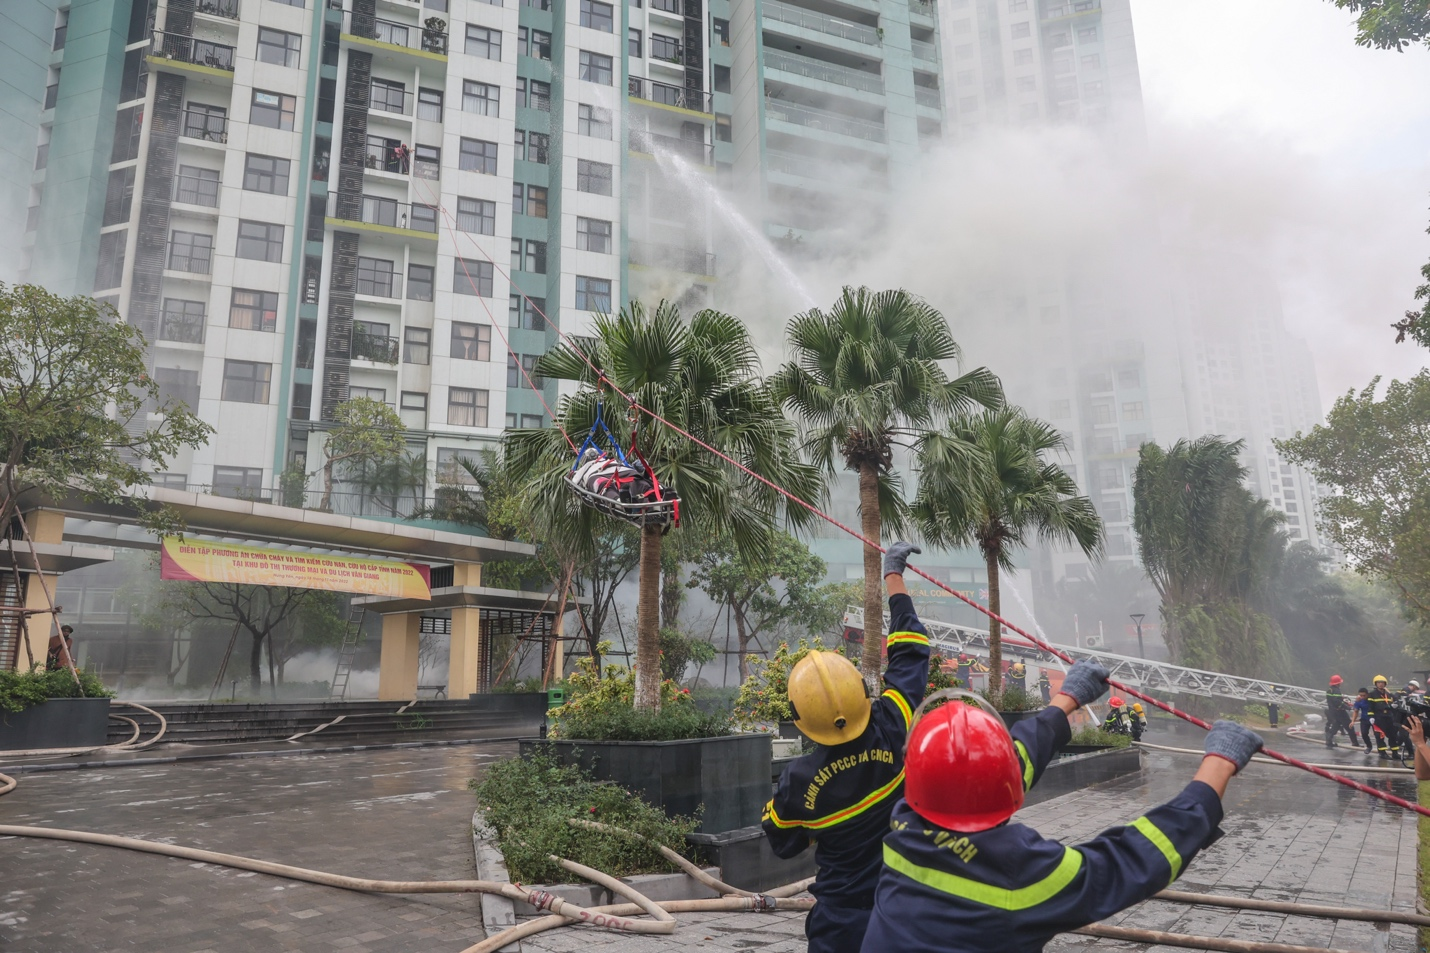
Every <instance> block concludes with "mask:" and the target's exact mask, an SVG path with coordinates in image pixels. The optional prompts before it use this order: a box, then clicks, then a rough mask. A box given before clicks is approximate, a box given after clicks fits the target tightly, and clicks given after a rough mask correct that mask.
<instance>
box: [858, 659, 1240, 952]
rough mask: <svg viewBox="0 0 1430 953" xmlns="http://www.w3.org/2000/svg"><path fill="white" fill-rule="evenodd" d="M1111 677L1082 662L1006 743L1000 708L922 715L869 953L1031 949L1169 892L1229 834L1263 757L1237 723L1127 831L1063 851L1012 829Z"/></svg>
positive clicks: (887, 848) (912, 740)
mask: <svg viewBox="0 0 1430 953" xmlns="http://www.w3.org/2000/svg"><path fill="white" fill-rule="evenodd" d="M1079 664H1080V665H1081V664H1084V663H1079ZM1087 664H1091V663H1087ZM1075 676H1077V677H1075ZM1084 676H1085V677H1084ZM1106 676H1107V673H1106V670H1103V669H1100V668H1098V667H1096V666H1093V668H1092V669H1091V670H1084V671H1083V672H1079V671H1078V667H1077V666H1075V667H1074V668H1073V669H1072V670H1071V671H1070V672H1069V673H1068V678H1067V680H1066V681H1064V683H1063V691H1062V692H1061V693H1059V694H1058V695H1056V696H1055V697H1054V698H1053V704H1052V705H1050V706H1049V707H1048V708H1045V709H1044V710H1043V711H1041V712H1039V713H1038V715H1037V717H1035V718H1032V719H1026V720H1024V721H1020V722H1018V723H1017V724H1016V725H1014V726H1013V730H1012V732H1011V733H1010V732H1009V730H1008V729H1007V728H1006V727H1004V725H1003V721H1002V719H1001V718H1000V717H999V716H998V714H997V712H996V711H994V710H992V708H991V707H987V708H986V710H985V707H986V706H985V707H976V706H975V705H971V704H964V703H963V702H962V701H960V700H954V701H952V702H950V703H948V704H945V705H944V706H943V707H942V708H938V709H936V710H934V711H932V712H930V713H929V714H927V715H925V716H923V717H921V718H916V720H915V723H914V726H913V728H912V729H911V730H910V732H909V744H908V751H907V754H906V755H905V759H904V770H905V782H904V799H903V800H901V801H900V802H899V803H898V805H897V806H896V807H895V808H894V815H893V819H892V821H891V824H890V826H891V828H892V830H891V832H890V833H889V835H888V836H887V837H886V838H885V839H884V872H883V875H882V876H881V877H880V878H879V889H878V891H877V893H876V895H875V900H874V911H873V915H872V916H871V917H870V919H869V929H868V932H867V933H866V934H865V937H864V946H863V951H864V953H885V951H890V950H897V951H899V953H936V951H937V953H945V951H948V950H958V951H959V953H985V951H986V953H1036V951H1040V950H1042V949H1043V946H1044V945H1045V944H1046V943H1047V942H1048V941H1049V940H1050V939H1052V938H1053V937H1054V936H1055V935H1057V934H1058V933H1062V932H1065V931H1068V930H1074V929H1077V928H1078V927H1082V926H1086V925H1087V924H1089V923H1095V922H1096V921H1098V920H1101V919H1104V918H1106V917H1109V916H1111V915H1112V914H1114V913H1116V912H1118V911H1119V910H1123V909H1125V908H1127V907H1129V906H1131V905H1132V904H1134V903H1138V902H1140V901H1142V900H1145V899H1147V898H1148V897H1150V896H1152V895H1153V894H1155V893H1157V892H1158V891H1159V890H1162V889H1164V888H1165V887H1166V886H1167V885H1168V884H1170V883H1171V882H1172V881H1174V880H1176V879H1177V876H1178V874H1180V873H1181V871H1182V869H1183V868H1184V867H1185V866H1186V864H1187V863H1188V862H1189V861H1190V860H1191V859H1192V858H1193V857H1194V856H1195V855H1196V854H1197V852H1198V851H1200V850H1201V849H1202V848H1204V847H1206V846H1207V845H1209V844H1211V843H1212V842H1213V841H1214V840H1216V839H1217V837H1219V836H1220V835H1221V831H1220V830H1219V828H1218V827H1217V825H1218V823H1220V821H1221V817H1222V804H1221V796H1222V794H1223V793H1224V792H1225V790H1226V785H1227V782H1228V781H1230V779H1231V777H1232V775H1234V774H1235V773H1236V772H1237V771H1239V770H1240V769H1241V768H1243V767H1245V766H1246V764H1247V762H1248V761H1250V760H1251V756H1252V755H1253V754H1255V753H1256V752H1257V751H1259V750H1260V749H1261V738H1260V736H1259V735H1257V734H1256V733H1255V732H1253V731H1251V730H1250V729H1247V728H1243V727H1242V726H1240V725H1237V724H1234V723H1232V722H1229V721H1219V722H1217V723H1216V725H1214V726H1213V728H1212V730H1211V731H1210V732H1209V733H1208V734H1207V738H1206V744H1205V751H1206V757H1204V758H1203V759H1202V763H1201V767H1200V768H1199V769H1198V770H1197V772H1196V775H1195V777H1194V778H1193V779H1192V782H1191V783H1190V784H1189V785H1187V787H1186V788H1185V789H1183V791H1182V793H1181V794H1179V795H1178V796H1177V797H1175V798H1173V799H1172V800H1171V801H1169V802H1167V803H1166V804H1163V805H1161V806H1160V807H1157V808H1154V809H1153V810H1151V811H1149V812H1148V813H1147V814H1146V815H1145V816H1143V817H1140V818H1138V819H1137V820H1135V821H1133V822H1132V823H1131V824H1129V825H1127V826H1125V827H1114V828H1111V829H1109V830H1107V831H1104V832H1103V833H1102V834H1101V835H1099V836H1098V837H1096V838H1094V839H1093V840H1091V841H1088V842H1087V843H1084V844H1078V845H1076V846H1073V847H1067V846H1064V845H1063V844H1061V843H1059V842H1058V841H1055V840H1050V839H1048V838H1045V837H1043V836H1041V835H1040V834H1038V832H1037V831H1035V830H1033V829H1032V828H1029V827H1025V826H1023V825H1021V824H1016V823H1011V822H1010V818H1012V816H1013V814H1014V813H1015V812H1016V811H1017V810H1018V809H1019V808H1020V807H1021V806H1022V804H1023V795H1024V792H1025V791H1026V790H1027V789H1028V788H1030V787H1031V786H1032V785H1033V783H1034V782H1036V781H1037V779H1038V776H1039V775H1040V774H1041V773H1042V771H1043V769H1044V768H1045V767H1046V766H1047V765H1048V763H1049V762H1050V761H1051V760H1052V758H1053V756H1054V755H1055V754H1056V753H1057V751H1058V750H1059V749H1060V748H1062V747H1063V746H1064V745H1065V744H1066V743H1067V741H1068V739H1069V737H1070V734H1071V732H1070V729H1069V727H1068V723H1067V715H1068V713H1070V712H1072V711H1073V710H1075V709H1076V708H1078V707H1080V706H1081V705H1084V704H1087V703H1088V702H1091V701H1094V700H1096V699H1097V698H1098V697H1099V696H1100V695H1101V694H1102V692H1103V691H1105V690H1106V684H1105V679H1106ZM939 694H949V693H947V692H941V693H939ZM937 697H938V696H937V695H936V696H934V698H937ZM967 698H968V700H970V701H975V702H979V701H980V700H978V699H975V698H973V696H967ZM930 700H931V701H932V700H933V699H930ZM920 713H922V706H921V711H920ZM1020 748H1021V749H1024V750H1019V749H1020ZM1025 751H1026V752H1027V753H1028V754H1031V757H1020V755H1023V754H1024V752H1025Z"/></svg>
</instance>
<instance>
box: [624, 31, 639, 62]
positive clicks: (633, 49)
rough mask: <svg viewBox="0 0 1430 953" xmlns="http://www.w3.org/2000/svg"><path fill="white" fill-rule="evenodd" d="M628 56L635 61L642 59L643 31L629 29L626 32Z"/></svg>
mask: <svg viewBox="0 0 1430 953" xmlns="http://www.w3.org/2000/svg"><path fill="white" fill-rule="evenodd" d="M626 55H627V56H629V57H630V58H631V59H633V60H638V59H640V57H641V31H640V30H637V29H634V28H632V29H629V30H627V31H626Z"/></svg>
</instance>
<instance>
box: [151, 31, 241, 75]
mask: <svg viewBox="0 0 1430 953" xmlns="http://www.w3.org/2000/svg"><path fill="white" fill-rule="evenodd" d="M153 52H154V55H155V56H159V57H162V58H163V59H166V60H177V61H178V62H181V63H193V64H194V65H195V66H207V67H210V68H211V69H220V70H227V71H228V72H230V73H232V72H233V57H234V49H233V47H231V46H225V45H224V44H222V43H214V42H211V41H209V40H198V39H195V38H194V37H192V36H182V35H180V34H178V33H163V32H159V31H155V33H154V45H153Z"/></svg>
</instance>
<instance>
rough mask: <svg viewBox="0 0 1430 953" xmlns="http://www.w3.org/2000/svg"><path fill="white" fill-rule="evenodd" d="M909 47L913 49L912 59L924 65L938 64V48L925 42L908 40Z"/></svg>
mask: <svg viewBox="0 0 1430 953" xmlns="http://www.w3.org/2000/svg"><path fill="white" fill-rule="evenodd" d="M909 45H910V46H911V47H913V50H914V59H916V60H923V61H924V62H925V63H937V62H938V47H936V46H934V45H933V44H932V43H930V42H928V41H927V40H910V41H909Z"/></svg>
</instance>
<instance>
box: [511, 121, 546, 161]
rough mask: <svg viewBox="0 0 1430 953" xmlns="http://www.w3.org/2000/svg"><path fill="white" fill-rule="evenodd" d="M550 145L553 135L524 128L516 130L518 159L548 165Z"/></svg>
mask: <svg viewBox="0 0 1430 953" xmlns="http://www.w3.org/2000/svg"><path fill="white" fill-rule="evenodd" d="M550 146H551V137H550V136H549V135H547V134H546V133H544V132H528V131H526V130H524V129H518V130H517V131H516V157H517V158H518V159H525V160H526V161H528V162H537V163H540V164H541V165H546V159H547V152H548V151H549V149H550Z"/></svg>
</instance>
